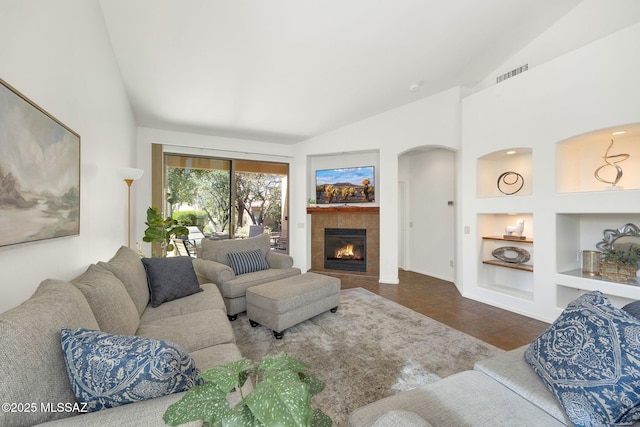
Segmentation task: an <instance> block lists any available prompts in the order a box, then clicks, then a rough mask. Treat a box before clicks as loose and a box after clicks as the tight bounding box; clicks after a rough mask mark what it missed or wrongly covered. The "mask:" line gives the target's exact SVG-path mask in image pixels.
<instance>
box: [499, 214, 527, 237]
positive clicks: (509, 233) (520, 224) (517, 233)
mask: <svg viewBox="0 0 640 427" xmlns="http://www.w3.org/2000/svg"><path fill="white" fill-rule="evenodd" d="M523 231H524V219H522V218H521V219H519V220H517V221H516V225H507V226H506V227H505V229H504V232H505V234H504V235H503V236H502V237H504V238H505V239H513V240H525V239H526V238H527V236H523V235H522V232H523Z"/></svg>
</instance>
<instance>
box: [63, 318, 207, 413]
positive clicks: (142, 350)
mask: <svg viewBox="0 0 640 427" xmlns="http://www.w3.org/2000/svg"><path fill="white" fill-rule="evenodd" d="M60 342H61V344H62V352H63V354H64V357H65V362H66V365H67V371H68V374H69V380H70V382H71V388H72V389H73V390H74V393H75V395H76V398H77V399H78V402H81V403H85V404H87V409H88V410H89V412H94V411H99V410H102V409H106V408H113V407H116V406H122V405H126V404H129V403H133V402H139V401H142V400H148V399H153V398H156V397H160V396H166V395H169V394H172V393H178V392H182V391H187V390H189V389H190V388H191V387H193V386H194V385H197V384H201V383H202V379H200V378H199V375H200V370H199V369H198V368H197V367H196V364H195V362H194V361H193V359H192V358H191V356H190V355H189V354H188V353H187V352H186V351H185V350H183V349H182V348H180V347H179V346H177V345H176V344H173V343H171V342H168V341H163V340H157V339H151V338H143V337H136V336H131V335H114V334H108V333H104V332H100V331H94V330H89V329H69V328H62V331H61V336H60Z"/></svg>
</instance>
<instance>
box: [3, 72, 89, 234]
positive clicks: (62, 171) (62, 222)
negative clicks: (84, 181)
mask: <svg viewBox="0 0 640 427" xmlns="http://www.w3.org/2000/svg"><path fill="white" fill-rule="evenodd" d="M0 218H2V221H0V246H6V245H13V244H17V243H24V242H32V241H35V240H43V239H51V238H55V237H63V236H71V235H75V234H79V233H80V135H78V134H77V133H75V132H74V131H72V130H71V129H69V128H68V127H67V126H65V125H64V124H62V123H61V122H60V121H58V120H56V119H55V118H54V117H53V116H51V115H50V114H49V113H47V112H46V111H44V110H43V109H42V108H40V107H38V106H37V105H36V104H35V103H34V102H32V101H30V100H29V99H28V98H26V97H25V96H24V95H22V94H21V93H20V92H18V91H17V90H15V89H14V88H12V87H11V86H9V85H8V84H7V83H6V82H4V81H3V80H0Z"/></svg>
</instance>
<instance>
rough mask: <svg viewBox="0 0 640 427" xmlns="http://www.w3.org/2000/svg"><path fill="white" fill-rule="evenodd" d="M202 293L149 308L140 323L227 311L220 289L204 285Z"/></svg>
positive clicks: (208, 284) (211, 284)
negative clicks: (214, 310)
mask: <svg viewBox="0 0 640 427" xmlns="http://www.w3.org/2000/svg"><path fill="white" fill-rule="evenodd" d="M200 287H201V288H202V292H198V293H196V294H193V295H189V296H186V297H183V298H179V299H176V300H173V301H169V302H165V303H163V304H162V305H160V306H158V307H151V305H148V306H147V309H146V310H145V311H144V313H142V317H141V318H140V323H149V322H153V321H154V320H159V319H166V318H168V317H174V316H181V315H183V314H188V313H194V312H196V311H206V310H211V309H213V308H217V309H221V310H225V306H224V301H223V300H222V296H221V295H220V291H219V290H218V287H217V286H216V285H214V284H213V283H204V284H202V285H201V286H200Z"/></svg>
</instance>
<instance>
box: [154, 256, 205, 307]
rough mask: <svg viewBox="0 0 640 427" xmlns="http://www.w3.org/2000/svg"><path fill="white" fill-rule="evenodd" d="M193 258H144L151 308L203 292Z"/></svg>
mask: <svg viewBox="0 0 640 427" xmlns="http://www.w3.org/2000/svg"><path fill="white" fill-rule="evenodd" d="M191 259H192V258H191V257H172V258H143V259H142V264H143V265H144V269H145V270H146V272H147V283H148V284H149V291H150V292H151V302H150V304H151V307H159V306H160V305H161V304H162V303H165V302H168V301H173V300H176V299H178V298H182V297H186V296H189V295H193V294H195V293H198V292H202V289H201V288H200V283H199V282H198V278H197V277H196V272H195V270H194V269H193V263H192V261H191Z"/></svg>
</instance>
